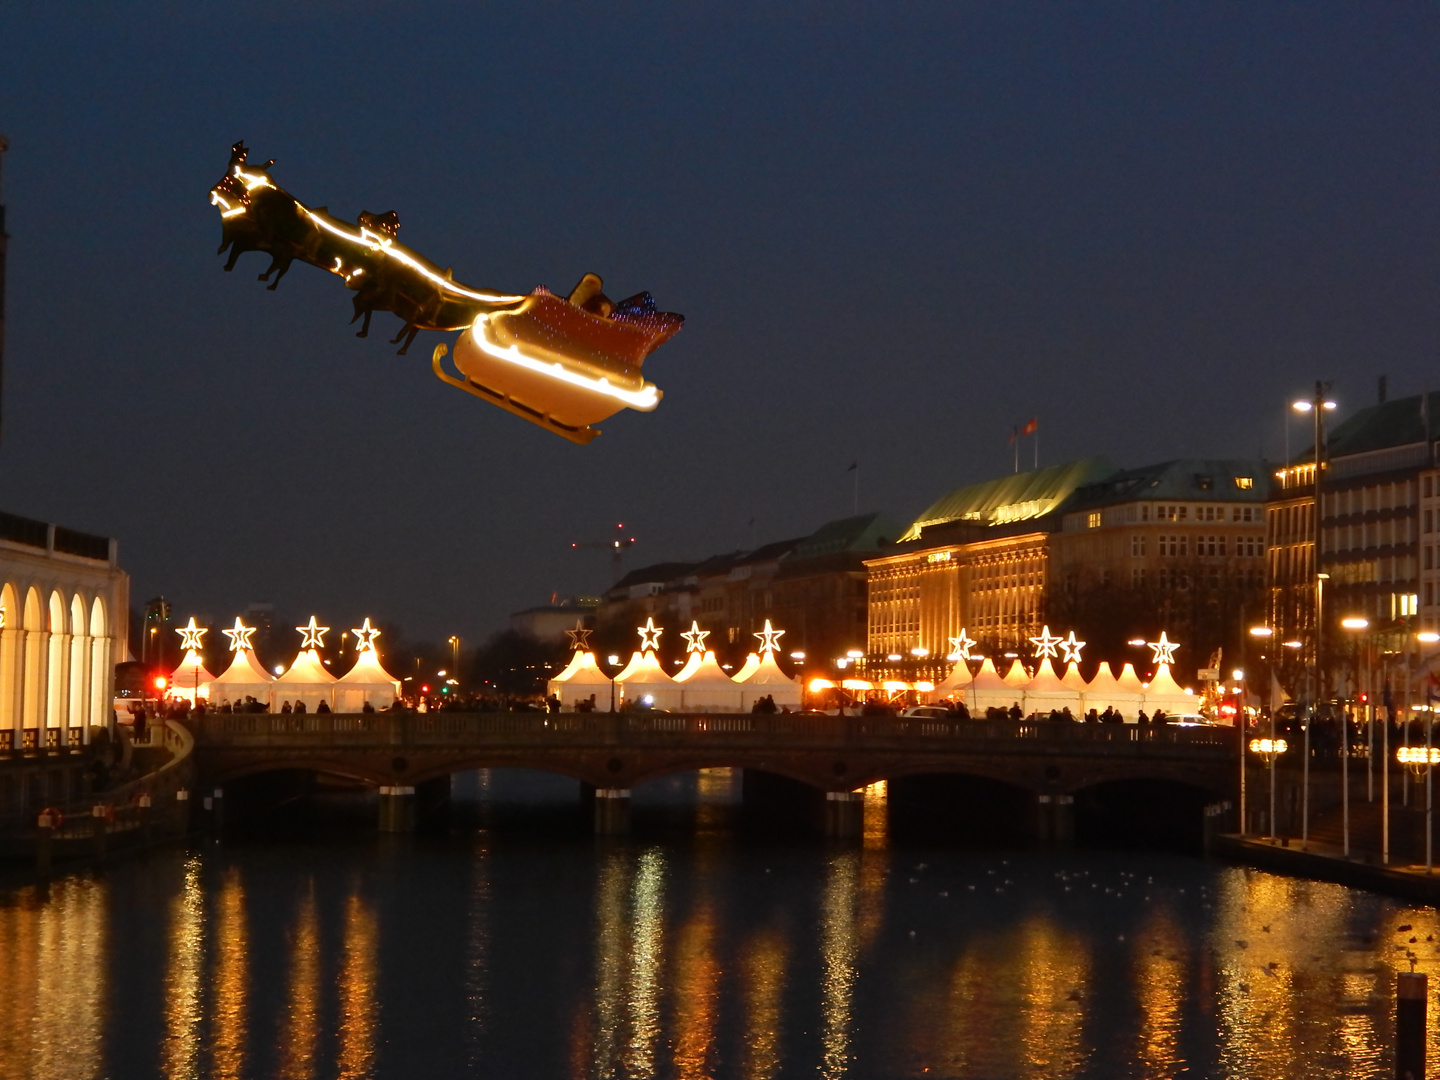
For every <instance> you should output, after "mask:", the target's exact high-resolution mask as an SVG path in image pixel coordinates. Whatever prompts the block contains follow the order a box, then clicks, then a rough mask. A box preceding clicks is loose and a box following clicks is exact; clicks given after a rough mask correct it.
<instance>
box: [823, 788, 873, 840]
mask: <svg viewBox="0 0 1440 1080" xmlns="http://www.w3.org/2000/svg"><path fill="white" fill-rule="evenodd" d="M864 834H865V793H864V792H863V791H827V792H826V793H825V835H826V836H830V837H834V838H836V839H840V840H854V839H857V838H858V837H861V836H863V835H864Z"/></svg>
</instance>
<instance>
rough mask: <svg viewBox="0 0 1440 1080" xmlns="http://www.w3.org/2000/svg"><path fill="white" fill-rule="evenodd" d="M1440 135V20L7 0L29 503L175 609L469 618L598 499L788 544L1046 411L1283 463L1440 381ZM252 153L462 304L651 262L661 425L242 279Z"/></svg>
mask: <svg viewBox="0 0 1440 1080" xmlns="http://www.w3.org/2000/svg"><path fill="white" fill-rule="evenodd" d="M202 9H203V10H202ZM1437 116H1440V7H1437V6H1436V5H1435V4H1432V3H1423V4H1420V3H1416V4H1406V3H1394V4H1383V5H1367V4H1350V5H1333V4H1323V3H1313V2H1306V3H1296V4H1256V3H1241V4H1194V3H1175V4H1165V3H1156V2H1153V0H1147V2H1144V3H1135V4H1121V3H1116V4H1106V5H1078V4H1043V5H1040V4H1037V5H1026V4H1019V3H992V4H965V3H955V2H950V3H943V4H935V5H925V4H910V5H895V4H862V3H843V2H842V3H834V2H830V3H804V2H796V3H791V4H780V5H769V4H765V5H761V4H747V3H723V4H720V3H714V4H711V3H688V4H654V5H651V4H635V3H612V4H603V5H601V4H576V5H567V4H559V5H535V4H529V5H511V4H505V5H500V4H496V5H477V4H472V3H456V4H438V3H436V4H425V3H416V2H407V3H403V4H401V3H395V4H390V3H369V4H360V5H356V4H349V3H346V4H341V3H313V2H312V3H285V4H281V3H264V2H262V3H247V4H244V5H223V6H220V5H192V4H184V3H161V4H125V5H111V4H101V3H95V4H61V3H57V4H46V5H30V6H28V7H26V6H22V5H7V6H6V7H5V8H4V9H3V10H0V132H3V133H4V134H5V135H6V136H8V138H9V140H10V142H11V151H10V153H9V155H8V156H7V158H6V161H5V172H4V189H3V197H4V201H5V202H6V203H7V204H8V211H9V226H8V227H9V232H10V234H11V241H10V258H9V273H10V293H9V297H8V304H7V339H8V340H7V343H6V372H5V378H6V387H5V416H4V421H5V431H4V441H3V445H0V506H3V508H5V509H8V510H10V511H12V512H17V513H22V514H27V515H31V516H35V517H42V518H47V519H50V520H55V521H60V522H63V523H66V524H70V525H73V526H76V527H80V528H84V529H89V530H93V531H97V532H103V533H106V534H108V535H112V536H117V537H119V538H120V541H121V552H122V562H123V564H124V566H125V567H126V568H127V569H128V570H129V571H130V573H131V574H132V576H133V578H134V582H133V595H134V597H135V598H136V599H137V600H138V601H143V600H144V599H145V598H146V597H148V596H151V595H154V594H155V593H157V592H164V593H165V594H166V595H167V596H169V597H170V598H171V599H172V600H173V601H174V602H175V603H176V605H177V610H178V612H179V613H180V614H181V616H182V618H183V617H184V616H185V615H187V614H188V613H189V612H191V611H199V612H206V613H210V614H212V615H214V616H215V617H216V618H219V619H223V620H227V621H228V619H229V618H231V617H233V615H234V614H235V613H236V612H237V611H238V610H239V609H240V608H242V607H243V606H244V605H245V604H247V603H249V602H251V601H256V600H259V601H269V602H273V603H275V604H276V605H277V606H279V607H280V608H281V610H282V611H286V612H291V613H294V614H296V615H297V616H301V617H303V616H305V615H308V614H309V612H310V611H312V610H313V611H315V612H317V613H319V614H320V615H321V616H322V621H331V622H332V625H336V626H339V625H342V624H344V620H345V619H349V618H354V617H357V616H359V615H361V614H366V613H368V614H370V615H372V616H374V617H377V618H384V619H387V620H391V621H394V622H398V623H399V624H401V625H402V626H403V627H404V628H405V629H406V631H407V632H408V633H410V634H411V635H412V636H431V637H435V638H444V637H445V636H447V635H448V634H451V633H460V634H461V635H462V636H464V637H465V638H466V639H467V641H474V640H477V639H478V638H479V637H480V636H482V635H483V634H484V633H486V632H488V631H490V630H493V629H495V628H498V627H499V626H500V625H502V623H503V619H504V616H505V614H506V613H507V612H509V611H511V610H514V609H517V608H521V607H525V606H529V605H532V604H535V603H539V602H543V601H545V600H547V599H548V597H549V596H550V594H551V593H552V592H556V591H558V592H560V593H567V592H572V591H576V590H588V591H592V592H593V591H597V590H598V589H599V588H602V587H603V586H604V585H605V584H607V580H606V578H607V573H606V571H607V569H608V562H607V561H606V558H605V557H604V556H603V555H600V554H598V553H593V552H591V553H584V554H578V555H577V554H574V553H572V552H571V551H570V550H569V548H568V542H569V541H571V540H574V539H586V538H592V537H600V536H604V535H606V534H607V532H608V531H609V530H610V529H611V527H612V525H613V523H614V522H615V521H624V522H626V523H627V526H630V527H633V530H634V532H635V534H636V535H638V536H639V537H640V540H641V544H640V546H639V547H638V548H637V549H636V551H635V552H634V553H633V555H632V559H631V565H632V566H633V565H638V564H639V562H640V561H646V562H649V561H659V560H661V559H669V558H687V557H699V556H702V555H705V554H708V553H711V552H715V551H720V550H726V549H730V548H733V547H736V546H743V545H746V544H747V543H748V542H749V539H750V536H751V529H750V525H749V523H750V521H751V520H752V519H753V520H754V522H755V525H754V530H755V536H756V538H757V539H758V540H760V541H762V542H763V541H766V540H772V539H778V538H781V537H784V536H787V535H798V534H803V533H806V532H809V531H811V530H812V529H814V528H815V527H817V526H818V525H819V524H821V523H822V522H824V521H825V520H827V519H829V518H833V517H837V516H841V515H843V514H846V513H848V512H849V510H850V500H851V495H850V480H849V477H848V476H847V474H846V472H845V469H846V466H848V465H849V464H850V462H851V461H855V460H858V461H859V462H860V463H861V477H862V490H861V502H862V504H863V506H864V507H865V508H878V509H883V510H886V511H887V512H889V513H890V514H891V515H892V516H894V517H896V518H898V519H903V520H908V519H910V518H911V517H913V516H914V515H915V514H916V513H917V512H918V511H919V510H921V509H923V508H924V506H925V505H927V504H928V503H929V502H930V501H932V500H933V499H934V498H935V497H936V496H937V495H938V494H939V493H941V492H943V491H945V490H947V489H949V488H952V487H955V486H957V485H959V484H961V483H966V482H970V481H974V480H979V479H984V478H986V477H989V476H992V475H995V474H997V473H1000V472H1004V471H1008V469H1009V468H1010V460H1011V459H1010V450H1009V447H1008V446H1007V445H1006V434H1007V432H1008V431H1009V429H1010V427H1011V425H1012V424H1014V423H1015V422H1017V421H1023V420H1025V419H1026V418H1028V417H1030V416H1032V415H1033V416H1038V417H1039V420H1040V437H1041V444H1040V458H1041V463H1042V464H1046V463H1052V464H1053V463H1055V462H1057V461H1060V460H1062V459H1069V458H1074V457H1079V456H1085V455H1089V454H1097V453H1103V454H1106V455H1109V456H1110V457H1111V458H1112V459H1114V460H1115V461H1116V462H1117V463H1118V464H1121V465H1128V466H1135V465H1142V464H1146V463H1150V462H1154V461H1160V460H1164V459H1167V458H1171V457H1177V456H1250V455H1254V454H1256V453H1257V452H1259V451H1262V450H1263V451H1264V452H1265V453H1266V454H1267V455H1269V456H1271V457H1276V456H1278V455H1279V453H1280V448H1281V441H1282V415H1283V411H1284V408H1285V403H1286V401H1287V400H1289V399H1290V398H1291V397H1293V396H1295V395H1296V394H1299V393H1303V392H1305V390H1306V387H1307V385H1309V383H1310V382H1311V381H1312V380H1313V379H1315V378H1317V377H1323V378H1333V379H1334V380H1335V381H1336V390H1335V396H1336V397H1337V398H1338V399H1339V400H1340V402H1341V406H1342V410H1343V412H1342V414H1341V415H1344V414H1345V413H1348V412H1349V411H1352V410H1353V409H1355V408H1358V407H1361V406H1363V405H1366V404H1369V403H1370V402H1371V401H1372V400H1373V398H1374V393H1375V389H1374V384H1375V377H1376V376H1377V375H1378V374H1381V373H1387V374H1388V375H1389V377H1390V384H1391V392H1392V395H1394V394H1403V393H1415V392H1418V391H1419V390H1420V389H1421V388H1422V386H1423V385H1424V384H1425V381H1426V380H1427V378H1428V379H1429V380H1430V385H1432V386H1435V385H1440V364H1437V363H1436V360H1435V357H1436V349H1437V330H1440V318H1437V316H1440V280H1437V279H1440V262H1437V257H1440V220H1437V207H1440V202H1437V199H1436V191H1437V180H1440V169H1437V166H1440V128H1437V123H1436V118H1437ZM239 138H243V139H245V140H246V141H247V142H248V143H249V144H250V146H251V147H252V149H253V153H254V155H255V156H256V159H257V160H264V159H266V158H270V157H273V158H276V159H277V164H276V165H275V167H274V170H273V172H274V175H275V177H276V180H277V181H278V182H279V183H280V184H282V185H284V186H285V187H286V188H288V189H289V190H290V191H291V192H293V193H294V194H295V195H296V196H297V197H298V198H300V199H301V200H302V201H305V202H307V203H309V204H310V205H328V206H329V208H330V209H331V211H332V212H334V213H337V214H339V215H341V216H345V217H349V218H352V219H353V217H354V215H355V214H356V213H357V212H358V211H360V210H362V209H367V210H373V211H383V210H390V209H394V210H396V211H398V212H399V214H400V219H401V222H402V232H401V239H402V240H403V241H405V242H406V243H408V244H409V245H410V246H412V247H414V248H415V249H417V250H418V251H420V252H422V253H423V254H425V255H426V256H427V257H429V258H431V259H433V260H434V261H436V262H438V263H439V264H440V265H442V266H445V265H453V267H454V269H455V274H456V276H457V277H458V278H460V279H461V280H463V281H466V282H469V283H471V284H474V285H480V286H486V287H493V288H498V289H503V290H514V291H523V290H528V289H530V288H532V287H533V286H534V285H536V284H539V283H545V284H547V285H549V286H551V287H552V288H555V289H557V290H564V289H568V288H569V287H570V286H571V285H572V284H573V283H574V282H575V281H576V280H577V279H578V278H579V276H580V275H581V273H583V272H584V271H586V270H594V271H597V272H598V273H600V274H602V275H603V276H604V278H605V280H606V285H607V291H608V292H609V293H610V294H611V295H612V296H625V295H629V294H630V293H633V292H637V291H639V290H641V289H649V290H650V291H651V292H653V293H654V295H655V297H656V299H657V300H658V302H659V304H660V306H661V307H662V308H666V309H669V310H673V311H679V312H683V313H684V314H685V315H686V317H687V323H686V327H685V330H684V331H683V333H681V334H680V335H679V336H678V337H677V338H676V339H675V340H674V341H672V342H671V343H670V344H668V345H666V346H665V347H663V348H662V349H660V350H659V351H658V352H657V353H656V354H655V355H654V356H653V357H652V358H651V359H650V361H649V362H648V363H647V365H646V373H647V375H648V377H649V378H650V379H652V380H653V381H654V382H655V383H657V384H658V385H659V386H660V388H661V389H662V390H663V391H664V393H665V400H664V402H662V404H661V405H660V407H659V409H658V410H657V411H655V412H654V413H651V414H649V415H642V414H637V413H631V412H625V413H622V414H621V415H619V416H617V417H615V418H613V419H612V420H610V421H608V422H606V423H605V424H603V425H602V428H603V430H604V435H603V436H602V437H601V438H600V439H598V440H597V441H596V442H594V443H593V444H591V445H590V446H588V447H577V446H574V445H571V444H570V443H567V442H564V441H562V440H561V439H559V438H557V437H555V436H553V435H550V434H548V433H546V432H544V431H542V430H541V429H539V428H536V427H533V426H531V425H528V424H526V423H524V422H522V421H520V420H518V419H516V418H514V417H511V416H509V415H508V414H506V413H503V412H501V411H500V410H498V409H494V408H491V407H488V406H486V405H484V404H482V403H481V402H479V401H477V400H475V399H473V398H470V397H469V396H467V395H465V394H462V393H460V392H458V391H456V390H454V389H452V388H449V387H446V386H444V385H443V384H441V383H440V382H439V381H437V380H436V379H435V378H434V376H433V375H432V374H431V373H430V371H429V365H428V354H429V351H430V348H431V347H432V346H433V344H434V343H435V342H437V341H439V340H445V339H446V338H442V337H441V336H440V335H433V334H427V335H422V337H421V339H420V340H419V342H417V345H416V347H415V348H413V349H412V350H411V355H410V356H408V357H397V356H395V355H394V347H392V346H389V345H387V344H386V343H385V342H386V340H387V339H388V337H389V336H390V333H388V332H387V333H385V334H377V333H372V335H371V337H370V338H368V339H365V340H359V339H356V338H355V337H353V336H352V335H353V329H354V328H352V327H348V326H347V320H348V319H349V316H350V304H349V299H350V297H349V294H348V293H347V292H346V291H345V289H344V288H343V286H342V285H341V284H340V283H339V282H338V281H337V280H335V279H334V278H332V277H330V276H329V275H326V274H323V273H321V272H319V271H317V270H314V269H312V268H309V267H304V266H301V265H298V264H297V265H296V267H295V268H294V269H292V271H291V272H290V274H289V275H288V276H287V277H286V278H285V280H284V282H283V283H282V284H281V286H280V289H279V291H278V292H276V293H270V292H267V291H266V290H265V288H264V286H263V285H261V284H259V283H257V282H256V281H255V280H254V278H255V275H256V274H258V273H259V272H260V271H261V270H263V269H264V267H265V264H266V260H265V258H264V257H263V256H260V255H253V254H252V255H248V256H246V257H244V258H243V259H242V260H241V262H240V263H239V265H238V266H237V268H236V271H235V272H234V273H232V274H225V273H223V272H222V271H221V265H222V263H223V259H221V258H217V257H216V256H215V255H214V254H213V253H214V250H215V247H216V245H217V244H218V242H219V234H220V226H219V221H218V217H217V214H216V211H215V210H214V209H213V208H212V207H211V206H210V205H209V204H208V202H207V199H206V193H207V191H208V190H209V188H210V186H211V185H212V184H213V183H214V182H215V181H216V180H217V179H218V178H219V177H220V176H221V175H222V174H223V172H224V168H225V163H226V159H227V155H228V150H229V147H230V144H231V143H232V142H234V141H235V140H236V139H239ZM396 325H397V324H393V322H392V320H391V319H390V317H389V316H380V317H379V318H378V320H377V326H378V328H379V329H381V330H387V331H391V332H393V329H394V328H395V326H396ZM449 336H453V335H449ZM447 337H448V336H447ZM1303 437H1304V436H1303V425H1302V424H1299V423H1297V424H1296V425H1295V440H1296V443H1297V445H1298V444H1299V443H1300V442H1301V441H1302V440H1303ZM1027 454H1028V449H1027ZM346 625H348V624H346Z"/></svg>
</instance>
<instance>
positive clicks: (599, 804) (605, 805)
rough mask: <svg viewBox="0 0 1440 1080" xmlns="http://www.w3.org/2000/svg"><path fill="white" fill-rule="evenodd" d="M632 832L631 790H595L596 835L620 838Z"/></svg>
mask: <svg viewBox="0 0 1440 1080" xmlns="http://www.w3.org/2000/svg"><path fill="white" fill-rule="evenodd" d="M629 831H630V789H629V788H596V789H595V834H596V835H597V836H619V835H621V834H623V833H628V832H629Z"/></svg>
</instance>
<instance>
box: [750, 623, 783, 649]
mask: <svg viewBox="0 0 1440 1080" xmlns="http://www.w3.org/2000/svg"><path fill="white" fill-rule="evenodd" d="M784 633H785V631H784V630H772V629H771V628H770V620H769V619H766V620H765V629H764V630H761V631H760V632H759V633H758V634H753V635H751V636H752V637H757V638H759V639H760V651H761V652H762V653H776V652H779V651H780V637H781V635H783V634H784Z"/></svg>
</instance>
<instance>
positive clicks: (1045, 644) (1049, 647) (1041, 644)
mask: <svg viewBox="0 0 1440 1080" xmlns="http://www.w3.org/2000/svg"><path fill="white" fill-rule="evenodd" d="M1063 640H1064V639H1063V638H1060V637H1057V636H1056V635H1054V634H1052V633H1050V627H1048V626H1047V627H1044V628H1043V629H1042V630H1041V631H1040V636H1039V637H1032V638H1031V639H1030V643H1031V644H1032V645H1034V646H1035V659H1036V660H1043V659H1044V658H1045V657H1047V656H1050V657H1056V656H1058V655H1059V654H1058V653H1057V652H1056V651H1055V646H1057V645H1059V644H1060V642H1061V641H1063Z"/></svg>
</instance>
